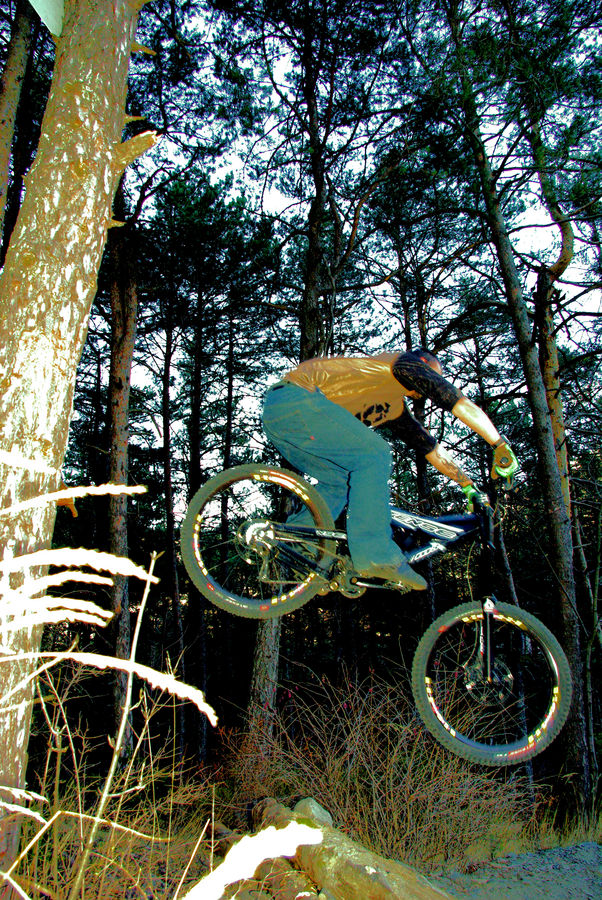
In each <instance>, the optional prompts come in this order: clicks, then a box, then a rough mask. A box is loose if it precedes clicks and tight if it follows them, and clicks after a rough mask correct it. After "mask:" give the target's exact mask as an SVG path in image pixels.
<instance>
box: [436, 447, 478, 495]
mask: <svg viewBox="0 0 602 900" xmlns="http://www.w3.org/2000/svg"><path fill="white" fill-rule="evenodd" d="M425 459H427V460H428V461H429V462H430V464H431V465H432V466H434V467H435V468H436V469H437V471H438V472H441V474H442V475H445V476H447V478H451V480H452V481H455V482H456V483H457V484H459V485H460V487H466V485H467V484H472V483H473V482H472V478H469V477H468V475H467V474H466V473H465V472H464V471H463V470H462V469H461V468H460V466H459V465H458V464H457V462H456V461H455V460H454V458H453V457H452V455H451V454H450V453H448V452H447V450H446V449H445V447H443V446H442V445H441V444H437V445H436V447H434V448H433V449H432V450H431V451H430V453H427V454H426V456H425Z"/></svg>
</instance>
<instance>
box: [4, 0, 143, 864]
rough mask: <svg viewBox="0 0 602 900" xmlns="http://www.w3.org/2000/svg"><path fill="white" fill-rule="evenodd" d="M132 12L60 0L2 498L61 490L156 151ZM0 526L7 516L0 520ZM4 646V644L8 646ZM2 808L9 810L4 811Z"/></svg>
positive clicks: (25, 214) (7, 731)
mask: <svg viewBox="0 0 602 900" xmlns="http://www.w3.org/2000/svg"><path fill="white" fill-rule="evenodd" d="M137 15H138V11H137V9H136V8H135V6H134V3H130V2H129V0H113V2H111V3H109V2H108V0H106V2H102V3H101V2H92V0H67V2H66V4H65V27H64V31H63V35H62V37H61V38H60V40H59V41H58V45H57V52H56V63H55V71H54V76H53V82H52V88H51V92H50V96H49V99H48V104H47V107H46V112H45V115H44V120H43V123H42V134H41V137H40V144H39V147H38V152H37V156H36V160H35V163H34V166H33V167H32V170H31V172H30V173H29V175H28V177H27V189H26V194H25V199H24V201H23V205H22V207H21V210H20V213H19V217H18V220H17V224H16V227H15V230H14V233H13V236H12V239H11V242H10V246H9V248H8V252H7V255H6V262H5V266H4V270H3V272H2V276H1V277H0V452H1V455H0V484H1V485H2V488H1V490H2V497H1V501H0V503H1V505H2V506H3V507H8V506H11V505H12V504H13V503H16V502H20V501H22V500H27V499H30V498H32V497H34V496H37V495H39V494H43V493H46V492H47V491H48V490H51V489H56V488H58V486H59V484H60V480H61V479H60V469H61V466H62V463H63V458H64V454H65V448H66V444H67V433H68V429H69V419H70V415H71V409H72V401H73V389H74V382H75V376H76V370H77V364H78V362H79V359H80V356H81V350H82V346H83V342H84V340H85V336H86V326H87V319H88V314H89V311H90V306H91V303H92V300H93V298H94V294H95V291H96V277H97V273H98V268H99V265H100V260H101V255H102V251H103V247H104V244H105V240H106V235H107V228H108V227H109V223H110V222H111V204H112V200H113V195H114V192H115V189H116V187H117V184H118V181H119V178H120V177H121V174H122V172H123V171H124V169H125V167H126V165H127V164H128V163H129V162H131V161H132V160H133V159H134V158H135V157H136V156H138V155H139V154H140V153H142V152H143V151H144V150H145V149H148V148H149V147H150V146H151V143H152V142H151V141H150V139H149V136H148V135H143V136H140V138H138V139H134V140H133V142H127V143H126V144H122V143H121V132H122V128H123V121H124V106H125V94H126V87H127V73H128V66H129V58H130V52H131V46H132V42H133V40H134V36H135V32H136V21H137ZM2 521H3V522H6V521H7V520H6V519H3V520H2ZM53 523H54V508H53V507H50V506H48V505H44V506H41V507H39V508H36V509H34V510H31V511H28V512H23V513H19V514H18V515H15V516H12V517H11V518H10V520H9V522H8V524H6V525H2V527H1V528H0V558H1V557H11V556H18V555H20V554H23V553H26V552H28V551H31V550H34V549H39V548H41V547H45V546H48V545H49V544H50V540H51V536H52V528H53ZM39 637H40V635H39V631H38V630H37V629H34V630H27V631H26V630H22V631H20V632H18V633H16V634H14V635H11V638H10V643H9V644H8V646H9V649H10V651H12V652H15V653H18V652H20V651H24V652H31V651H32V650H33V651H35V650H37V649H38V648H39ZM6 643H7V642H5V646H6ZM34 669H35V663H33V662H28V663H18V664H17V663H14V662H13V663H11V664H10V665H8V664H6V663H4V664H3V665H2V669H1V672H2V675H1V677H2V694H3V695H5V694H6V693H7V692H8V691H9V690H12V689H13V688H16V689H17V691H18V692H17V693H16V694H14V695H13V696H12V697H11V703H10V707H9V708H6V709H5V710H4V711H0V734H1V737H0V782H1V783H2V784H5V785H9V786H13V787H23V786H24V775H25V766H26V760H27V740H28V735H29V722H30V713H31V691H32V686H31V684H29V686H28V687H27V688H19V685H20V684H21V683H22V679H23V678H24V677H26V676H27V675H29V674H30V673H31V672H32V670H34ZM5 815H6V814H4V816H5ZM0 830H1V835H0V870H5V869H6V868H8V866H9V865H10V861H11V859H12V858H13V856H14V852H15V849H16V842H17V840H18V834H19V829H18V824H17V823H16V820H15V818H14V817H13V818H11V819H10V820H9V819H7V818H5V817H4V818H3V820H2V821H1V822H0Z"/></svg>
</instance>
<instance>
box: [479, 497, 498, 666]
mask: <svg viewBox="0 0 602 900" xmlns="http://www.w3.org/2000/svg"><path fill="white" fill-rule="evenodd" d="M480 516H481V522H480V533H481V558H480V566H479V595H480V597H481V605H482V607H483V624H482V627H481V635H480V644H481V646H480V647H479V650H480V653H481V662H482V667H483V676H484V678H485V679H486V681H487V682H488V683H489V684H491V682H492V681H493V669H494V664H495V648H494V646H493V638H492V634H491V631H492V628H491V626H492V622H493V614H494V612H495V596H494V594H493V593H492V591H491V587H492V582H493V572H494V563H495V544H494V542H493V510H492V509H491V507H490V506H483V507H481V509H480Z"/></svg>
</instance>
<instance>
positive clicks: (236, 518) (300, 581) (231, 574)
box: [180, 464, 335, 619]
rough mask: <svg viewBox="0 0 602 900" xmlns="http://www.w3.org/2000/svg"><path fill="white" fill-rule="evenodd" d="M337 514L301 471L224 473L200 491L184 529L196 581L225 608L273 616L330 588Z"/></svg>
mask: <svg viewBox="0 0 602 900" xmlns="http://www.w3.org/2000/svg"><path fill="white" fill-rule="evenodd" d="M314 529H321V530H324V531H332V530H333V529H334V523H333V521H332V516H331V515H330V511H329V509H328V507H327V506H326V503H325V502H324V500H323V499H322V497H321V496H320V495H319V494H318V492H317V491H316V489H315V488H314V487H312V486H311V485H310V484H308V483H307V481H305V480H304V479H303V478H301V477H300V476H299V475H295V474H294V473H293V472H289V471H287V470H286V469H279V468H276V467H274V466H262V465H253V464H250V465H243V466H235V467H234V468H232V469H227V470H226V471H225V472H221V473H220V474H219V475H216V476H215V477H213V478H210V479H209V481H207V482H206V484H205V485H204V486H203V487H202V488H201V489H200V490H199V491H197V493H196V494H195V495H194V497H193V498H192V500H191V501H190V504H189V506H188V510H187V512H186V516H185V518H184V521H183V523H182V528H181V535H180V536H181V548H182V558H183V560H184V565H185V566H186V570H187V572H188V574H189V575H190V578H191V579H192V581H193V582H194V584H195V585H196V587H197V588H198V589H199V591H200V592H201V593H202V594H203V595H204V596H205V597H207V599H208V600H210V601H211V602H212V603H214V604H215V605H216V606H218V607H220V608H221V609H225V610H227V611H228V612H231V613H234V614H235V615H237V616H245V617H247V618H252V619H269V618H273V617H274V616H281V615H283V614H284V613H288V612H291V611H292V610H293V609H297V608H298V607H299V606H302V605H303V604H304V603H307V601H308V600H310V599H311V597H313V596H314V595H315V594H317V593H318V591H319V590H321V589H323V588H324V584H325V583H326V582H325V579H324V577H322V576H321V571H322V570H324V571H326V570H327V569H328V567H329V565H330V563H331V561H332V555H333V551H334V546H335V542H334V541H333V540H332V539H328V537H327V536H320V535H316V534H315V533H313V530H314Z"/></svg>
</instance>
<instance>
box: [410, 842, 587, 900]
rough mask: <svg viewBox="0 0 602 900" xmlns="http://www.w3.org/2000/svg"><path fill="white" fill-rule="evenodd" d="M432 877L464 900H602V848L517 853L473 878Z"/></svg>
mask: <svg viewBox="0 0 602 900" xmlns="http://www.w3.org/2000/svg"><path fill="white" fill-rule="evenodd" d="M427 877H428V879H429V881H431V882H433V883H435V884H439V885H441V887H443V888H445V890H446V891H448V893H450V894H451V895H452V896H453V897H462V898H464V900H602V847H601V846H600V845H599V844H596V843H593V842H588V843H585V844H579V845H578V846H576V847H563V848H555V849H553V850H538V851H536V852H534V853H523V854H520V855H518V854H511V855H510V856H505V857H503V858H501V859H496V860H495V861H493V862H489V863H479V865H478V867H476V868H475V871H474V872H471V873H469V874H464V873H460V872H448V873H446V874H445V875H433V874H430V875H429V876H427Z"/></svg>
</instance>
